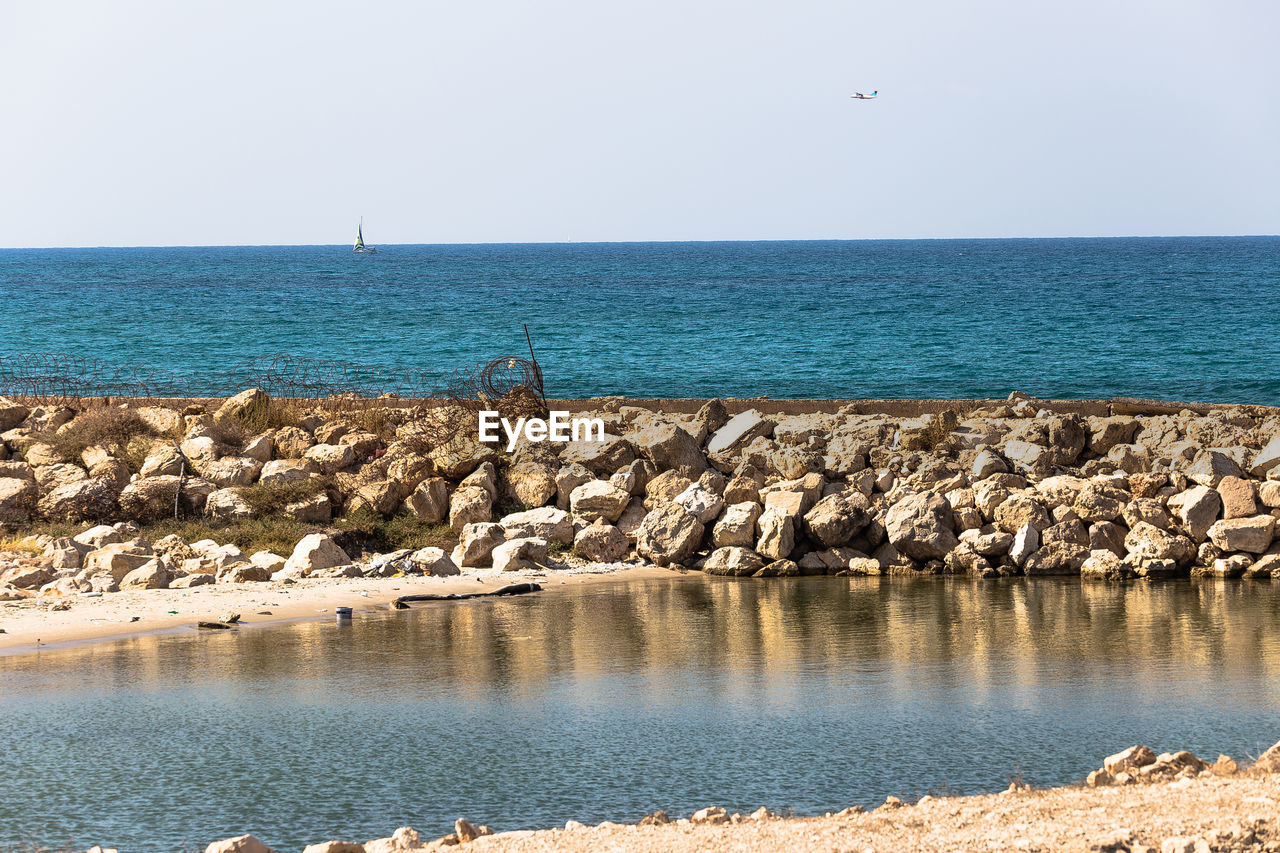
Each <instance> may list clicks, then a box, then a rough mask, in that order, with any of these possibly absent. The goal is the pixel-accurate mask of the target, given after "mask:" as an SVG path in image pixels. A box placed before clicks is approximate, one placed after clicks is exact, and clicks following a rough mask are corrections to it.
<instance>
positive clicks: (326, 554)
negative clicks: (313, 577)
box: [284, 533, 351, 576]
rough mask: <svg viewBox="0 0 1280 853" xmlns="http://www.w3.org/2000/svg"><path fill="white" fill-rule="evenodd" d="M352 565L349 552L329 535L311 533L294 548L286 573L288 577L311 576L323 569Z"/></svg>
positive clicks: (287, 563) (285, 569) (285, 568)
mask: <svg viewBox="0 0 1280 853" xmlns="http://www.w3.org/2000/svg"><path fill="white" fill-rule="evenodd" d="M350 563H351V558H350V557H349V556H347V552H346V551H344V550H342V548H340V547H339V546H338V543H336V542H334V541H333V539H332V538H331V537H330V536H329V535H328V534H327V533H311V534H308V535H307V536H304V537H302V539H301V540H300V541H299V542H298V544H297V545H295V546H294V548H293V553H292V554H291V555H290V556H289V559H288V560H286V561H285V564H284V571H285V573H286V574H288V575H303V576H305V575H309V574H311V573H312V572H317V571H321V570H323V569H332V568H336V567H338V566H346V565H349V564H350Z"/></svg>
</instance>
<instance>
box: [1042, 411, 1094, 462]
mask: <svg viewBox="0 0 1280 853" xmlns="http://www.w3.org/2000/svg"><path fill="white" fill-rule="evenodd" d="M1089 437H1090V436H1089V430H1088V428H1087V427H1086V426H1085V422H1084V418H1082V417H1080V416H1079V415H1054V416H1053V417H1052V418H1050V419H1049V447H1050V449H1051V450H1052V452H1053V461H1054V462H1055V463H1057V464H1058V465H1074V464H1075V462H1076V459H1078V458H1079V456H1080V454H1081V453H1083V452H1084V448H1085V444H1086V443H1087V442H1088V441H1089Z"/></svg>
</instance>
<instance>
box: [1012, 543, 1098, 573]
mask: <svg viewBox="0 0 1280 853" xmlns="http://www.w3.org/2000/svg"><path fill="white" fill-rule="evenodd" d="M1088 558H1089V549H1088V548H1086V547H1084V546H1083V545H1077V544H1075V543H1073V542H1050V543H1047V544H1045V545H1042V546H1040V548H1039V549H1038V550H1037V551H1036V552H1035V553H1034V554H1032V555H1031V556H1030V557H1028V558H1027V560H1026V562H1025V563H1023V565H1022V571H1023V572H1024V573H1026V574H1027V576H1028V577H1030V576H1034V575H1078V574H1080V567H1081V566H1082V565H1083V564H1084V561H1085V560H1087V559H1088Z"/></svg>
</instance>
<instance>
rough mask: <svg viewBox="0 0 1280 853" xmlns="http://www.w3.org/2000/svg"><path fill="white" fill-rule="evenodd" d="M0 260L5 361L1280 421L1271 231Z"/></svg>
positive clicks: (1277, 282)
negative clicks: (322, 367) (289, 366)
mask: <svg viewBox="0 0 1280 853" xmlns="http://www.w3.org/2000/svg"><path fill="white" fill-rule="evenodd" d="M379 249H380V253H379V254H377V255H353V254H352V252H351V251H350V248H349V247H347V246H272V247H194V248H126V249H111V248H98V249H6V250H0V305H2V306H3V314H2V315H0V357H5V356H9V357H11V356H13V355H14V354H17V353H22V352H32V351H36V352H58V353H69V354H73V355H77V356H81V357H87V358H90V359H96V360H100V361H103V362H106V363H109V364H117V363H137V362H142V363H146V364H149V365H153V366H154V367H155V368H157V369H159V370H161V371H164V372H167V373H169V374H172V375H174V376H177V377H178V378H179V380H180V381H181V383H183V384H184V385H185V386H187V387H189V388H190V391H191V393H197V392H199V391H201V389H202V388H204V387H206V386H208V385H209V384H210V383H211V381H212V380H210V378H209V377H211V376H214V375H217V374H218V373H219V371H225V370H227V369H228V368H229V367H230V366H231V365H234V364H236V363H239V362H243V361H245V360H247V359H251V358H255V357H258V356H264V355H268V354H274V353H287V354H290V355H293V356H296V357H299V358H309V359H321V360H329V361H338V362H353V363H357V364H360V365H374V366H383V367H393V368H407V369H413V370H419V371H426V372H438V373H440V374H446V373H448V372H450V371H453V370H455V369H458V368H465V367H467V366H469V365H472V364H475V363H478V362H482V361H487V360H489V359H492V358H495V357H498V356H506V355H522V354H524V353H526V352H527V345H526V342H525V336H524V331H523V328H522V327H523V325H524V324H528V328H529V332H530V334H531V335H532V338H533V344H534V348H535V351H536V354H537V357H538V360H539V362H540V364H541V365H542V368H543V371H544V374H545V377H546V391H547V394H548V396H554V397H585V396H593V395H601V394H625V395H631V396H640V397H710V396H736V397H753V396H762V395H763V396H770V397H775V398H784V397H823V398H867V397H957V398H963V397H1004V396H1006V395H1007V394H1008V393H1009V392H1010V391H1013V390H1020V391H1025V392H1028V393H1031V394H1035V395H1039V396H1045V397H1064V398H1105V397H1113V396H1138V397H1155V398H1164V399H1175V400H1196V401H1212V402H1243V403H1266V404H1280V237H1234V238H1141V239H1137V238H1135V239H1044V240H870V241H813V242H809V241H806V242H732V243H613V244H602V243H583V244H572V243H571V244H527V245H525V244H512V245H491V244H490V245H412V246H408V245H406V246H381V247H379Z"/></svg>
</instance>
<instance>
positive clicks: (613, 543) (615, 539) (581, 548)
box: [573, 519, 630, 563]
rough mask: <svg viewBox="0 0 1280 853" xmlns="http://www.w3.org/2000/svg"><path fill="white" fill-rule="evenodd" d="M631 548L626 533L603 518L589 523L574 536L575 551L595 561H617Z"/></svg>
mask: <svg viewBox="0 0 1280 853" xmlns="http://www.w3.org/2000/svg"><path fill="white" fill-rule="evenodd" d="M629 548H630V543H629V542H628V541H627V537H626V535H625V534H624V533H623V532H622V531H621V530H619V529H618V528H617V527H614V526H613V525H612V524H606V523H605V522H604V520H603V519H597V520H596V521H595V522H594V523H593V524H588V525H587V526H586V527H584V528H582V529H581V530H580V531H578V535H577V536H575V537H574V538H573V550H574V552H575V553H576V554H577V555H578V556H579V557H581V558H582V559H584V560H591V561H592V562H595V563H616V562H618V561H619V560H621V559H622V558H623V557H625V556H627V551H628V549H629Z"/></svg>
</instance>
